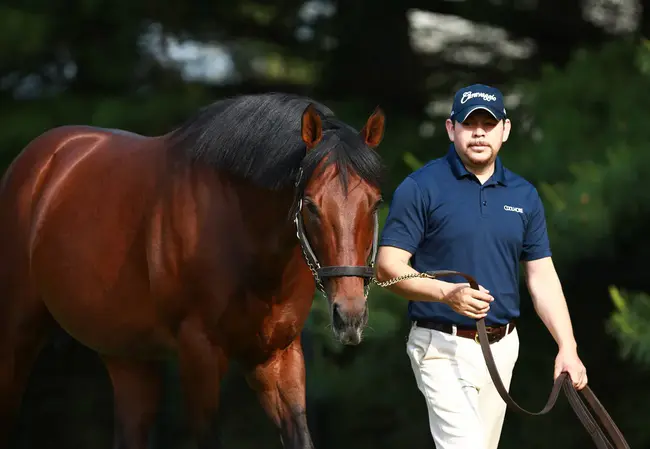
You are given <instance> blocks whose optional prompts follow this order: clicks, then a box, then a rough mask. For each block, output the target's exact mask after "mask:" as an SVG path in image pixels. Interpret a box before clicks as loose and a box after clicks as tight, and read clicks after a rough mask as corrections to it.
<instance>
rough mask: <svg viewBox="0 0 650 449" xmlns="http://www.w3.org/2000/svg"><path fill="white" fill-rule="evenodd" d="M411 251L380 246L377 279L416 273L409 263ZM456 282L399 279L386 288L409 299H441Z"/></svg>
mask: <svg viewBox="0 0 650 449" xmlns="http://www.w3.org/2000/svg"><path fill="white" fill-rule="evenodd" d="M410 259H411V253H409V252H408V251H406V250H403V249H401V248H396V247H394V246H381V247H380V248H379V251H378V252H377V280H378V281H379V282H385V281H387V280H389V279H392V278H395V277H398V276H402V275H404V274H411V273H417V271H416V270H415V269H413V268H412V267H411V266H410V265H409V260H410ZM457 287H458V285H457V284H452V283H450V282H445V281H440V280H438V279H427V278H413V279H406V280H403V281H400V282H398V283H396V284H393V285H391V286H389V287H386V288H388V289H389V290H390V291H392V292H393V293H396V294H398V295H400V296H401V297H403V298H405V299H408V300H411V301H434V302H436V301H442V300H443V298H444V297H445V296H447V295H448V294H449V293H450V292H451V290H452V289H453V288H457Z"/></svg>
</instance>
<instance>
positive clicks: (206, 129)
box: [168, 93, 382, 190]
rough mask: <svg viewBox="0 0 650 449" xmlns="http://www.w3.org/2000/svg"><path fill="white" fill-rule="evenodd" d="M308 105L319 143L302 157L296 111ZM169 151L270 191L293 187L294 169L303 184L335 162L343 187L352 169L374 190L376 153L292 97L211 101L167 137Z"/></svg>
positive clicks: (325, 111)
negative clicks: (318, 124) (319, 125)
mask: <svg viewBox="0 0 650 449" xmlns="http://www.w3.org/2000/svg"><path fill="white" fill-rule="evenodd" d="M309 103H312V104H313V105H314V106H315V108H316V110H317V112H318V113H319V115H320V117H321V120H322V122H323V139H322V141H321V143H320V144H319V145H318V146H317V147H316V148H314V149H313V150H311V151H310V152H309V153H308V154H306V145H305V143H304V142H303V140H302V137H301V118H302V113H303V111H304V110H305V108H306V107H307V105H309ZM168 139H169V142H170V144H171V145H172V148H173V150H174V151H179V152H182V153H184V154H185V155H187V156H189V158H190V160H192V161H193V162H198V163H206V164H209V165H210V166H212V167H214V168H216V169H219V170H223V171H225V172H227V173H230V174H232V175H235V176H238V177H241V178H243V179H245V180H248V181H250V182H251V183H253V184H255V185H257V186H260V187H263V188H266V189H271V190H280V189H283V188H286V187H289V186H293V183H294V182H295V180H296V178H297V175H298V172H299V170H300V168H301V167H302V169H303V177H302V180H303V182H304V181H305V180H307V179H309V177H310V176H311V174H312V173H313V171H314V170H315V168H316V167H317V166H318V164H319V163H320V161H321V160H322V159H323V158H325V157H327V160H326V163H325V164H324V167H323V168H325V167H326V166H327V165H329V164H332V163H335V164H337V168H338V173H339V177H340V179H341V181H342V182H343V183H344V185H345V186H346V190H347V183H348V173H349V171H350V170H352V171H354V172H355V173H356V174H357V175H358V176H359V177H360V178H362V179H363V180H365V181H366V182H368V183H370V184H372V185H376V186H378V185H379V184H380V180H381V171H382V167H381V162H380V157H379V155H378V154H377V153H376V152H375V151H374V150H372V149H371V148H369V147H367V146H366V145H365V144H364V142H363V140H362V138H361V136H360V135H359V132H358V131H357V130H355V129H354V128H352V127H351V126H349V125H348V124H346V123H344V122H342V121H341V120H339V119H338V118H336V116H335V115H334V113H333V112H332V111H331V110H330V109H329V108H327V107H326V106H324V105H323V104H321V103H318V102H316V101H314V100H312V99H310V98H307V97H301V96H298V95H294V94H284V93H267V94H255V95H242V96H237V97H231V98H226V99H223V100H219V101H216V102H214V103H212V104H210V105H208V106H206V107H204V108H203V109H201V110H199V111H198V112H197V113H196V114H195V115H194V116H192V117H190V118H189V119H188V120H187V121H186V122H185V123H183V124H182V125H181V126H180V127H179V128H177V129H176V130H174V131H173V132H172V133H171V134H170V135H169V136H168Z"/></svg>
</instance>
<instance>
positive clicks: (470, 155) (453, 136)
mask: <svg viewBox="0 0 650 449" xmlns="http://www.w3.org/2000/svg"><path fill="white" fill-rule="evenodd" d="M446 127H447V134H448V135H449V140H451V141H452V142H453V143H454V146H455V147H456V150H457V151H458V153H459V156H460V158H461V160H462V161H463V163H465V164H466V165H469V166H472V167H484V166H486V165H489V164H491V163H492V162H494V160H495V159H496V157H497V155H498V154H499V150H500V149H501V145H502V144H503V142H505V141H506V140H508V135H509V134H510V120H508V119H506V120H505V121H504V120H497V119H495V118H494V117H493V116H492V114H490V113H489V112H488V111H485V110H483V109H479V110H476V111H474V112H472V113H471V114H470V115H469V116H468V117H467V119H466V120H465V121H464V122H463V123H458V122H457V123H455V124H454V123H452V121H451V120H450V119H447V122H446Z"/></svg>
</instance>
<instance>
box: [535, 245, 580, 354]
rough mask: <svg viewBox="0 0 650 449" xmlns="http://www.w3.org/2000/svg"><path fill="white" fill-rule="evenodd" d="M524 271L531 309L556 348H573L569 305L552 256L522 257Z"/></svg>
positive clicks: (573, 349)
mask: <svg viewBox="0 0 650 449" xmlns="http://www.w3.org/2000/svg"><path fill="white" fill-rule="evenodd" d="M524 271H525V274H526V284H527V286H528V291H529V292H530V296H531V299H532V301H533V306H534V307H535V311H536V312H537V315H539V317H540V319H541V320H542V321H543V322H544V325H545V326H546V327H547V328H548V330H549V332H550V333H551V335H552V336H553V338H554V339H555V342H556V343H557V345H558V347H559V350H560V351H564V350H570V351H576V350H577V344H576V340H575V337H574V335H573V327H572V325H571V318H570V316H569V309H568V307H567V303H566V299H565V298H564V292H563V291H562V285H561V283H560V279H559V277H558V275H557V272H556V271H555V266H554V264H553V259H551V257H543V258H541V259H537V260H531V261H526V262H524Z"/></svg>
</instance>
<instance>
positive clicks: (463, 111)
mask: <svg viewBox="0 0 650 449" xmlns="http://www.w3.org/2000/svg"><path fill="white" fill-rule="evenodd" d="M477 109H484V110H486V111H488V112H489V113H490V114H492V115H493V116H494V118H495V119H497V120H502V119H505V118H506V116H507V114H506V108H505V106H504V105H503V94H502V93H501V91H500V90H499V89H497V88H495V87H490V86H486V85H485V84H472V85H471V86H467V87H463V88H462V89H459V90H458V91H457V92H456V94H455V95H454V104H453V106H452V108H451V114H449V118H450V119H451V120H454V121H457V122H460V123H462V122H464V121H465V120H466V119H467V117H468V116H469V115H470V114H471V113H472V112H474V111H476V110H477Z"/></svg>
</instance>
